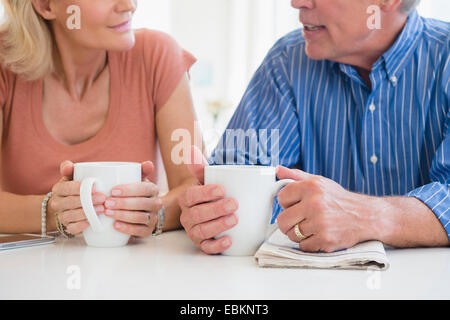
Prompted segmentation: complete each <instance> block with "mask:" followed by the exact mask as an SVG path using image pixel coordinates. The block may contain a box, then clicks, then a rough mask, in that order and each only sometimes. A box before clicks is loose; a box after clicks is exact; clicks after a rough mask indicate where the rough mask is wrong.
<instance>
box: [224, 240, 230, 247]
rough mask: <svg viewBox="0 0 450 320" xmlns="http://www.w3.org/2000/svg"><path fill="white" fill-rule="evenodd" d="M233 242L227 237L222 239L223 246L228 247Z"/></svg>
mask: <svg viewBox="0 0 450 320" xmlns="http://www.w3.org/2000/svg"><path fill="white" fill-rule="evenodd" d="M230 244H231V242H230V239H228V238H225V239H223V240H222V246H223V247H228V246H229V245H230Z"/></svg>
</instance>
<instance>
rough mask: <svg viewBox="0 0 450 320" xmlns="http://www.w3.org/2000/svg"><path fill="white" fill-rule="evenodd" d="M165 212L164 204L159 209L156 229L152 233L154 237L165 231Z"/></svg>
mask: <svg viewBox="0 0 450 320" xmlns="http://www.w3.org/2000/svg"><path fill="white" fill-rule="evenodd" d="M165 212H166V211H165V209H164V206H162V208H161V209H159V211H158V222H157V223H156V228H155V231H153V233H152V236H154V237H156V236H159V235H160V234H161V233H162V232H163V226H164V219H165Z"/></svg>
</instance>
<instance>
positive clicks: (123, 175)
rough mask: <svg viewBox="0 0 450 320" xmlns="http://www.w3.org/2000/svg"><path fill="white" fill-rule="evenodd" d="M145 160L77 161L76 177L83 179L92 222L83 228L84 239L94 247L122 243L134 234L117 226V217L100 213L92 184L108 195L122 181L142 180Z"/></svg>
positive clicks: (83, 202)
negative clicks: (142, 166)
mask: <svg viewBox="0 0 450 320" xmlns="http://www.w3.org/2000/svg"><path fill="white" fill-rule="evenodd" d="M141 172H142V171H141V164H140V163H134V162H81V163H76V164H75V165H74V173H73V180H74V181H80V182H81V188H80V199H81V205H82V207H83V211H84V213H85V215H86V218H87V220H88V221H89V224H90V226H89V227H88V228H86V229H85V230H84V231H83V236H84V239H85V240H86V243H87V245H88V246H92V247H120V246H124V245H126V244H127V243H128V240H129V239H130V236H129V235H127V234H124V233H121V232H119V231H117V230H115V229H114V226H113V224H114V219H112V218H110V217H107V216H105V215H101V216H98V215H97V213H96V212H95V209H94V206H93V203H92V188H93V186H94V184H95V191H96V192H101V193H103V194H104V195H106V197H110V196H111V189H112V188H114V187H115V186H118V185H122V184H130V183H135V182H140V181H142V173H141Z"/></svg>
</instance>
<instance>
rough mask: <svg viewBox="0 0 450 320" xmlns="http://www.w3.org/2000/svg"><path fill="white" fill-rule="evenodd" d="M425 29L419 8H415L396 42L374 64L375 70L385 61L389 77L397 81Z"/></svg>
mask: <svg viewBox="0 0 450 320" xmlns="http://www.w3.org/2000/svg"><path fill="white" fill-rule="evenodd" d="M422 31H423V21H422V19H421V18H420V16H419V14H418V13H417V10H414V11H413V12H412V13H411V14H410V15H409V17H408V20H407V21H406V25H405V27H404V28H403V30H402V31H401V32H400V35H399V36H398V37H397V40H395V42H394V44H393V45H392V46H391V47H390V48H389V49H388V50H387V51H386V52H385V53H384V54H383V56H382V57H381V58H380V59H379V61H377V62H376V63H375V64H374V68H373V69H374V70H375V68H377V67H380V65H381V64H382V62H383V61H384V66H385V69H386V72H387V75H388V78H389V79H390V80H391V81H393V80H394V81H393V82H396V81H397V79H398V77H399V75H400V74H401V73H402V71H403V69H404V68H405V66H406V65H407V63H408V62H409V59H410V58H411V57H412V55H413V53H414V51H415V49H416V47H417V45H418V44H419V38H420V37H419V35H420V34H421V33H422Z"/></svg>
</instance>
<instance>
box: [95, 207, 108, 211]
mask: <svg viewBox="0 0 450 320" xmlns="http://www.w3.org/2000/svg"><path fill="white" fill-rule="evenodd" d="M94 209H95V211H96V212H103V211H105V207H104V206H95V207H94Z"/></svg>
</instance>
